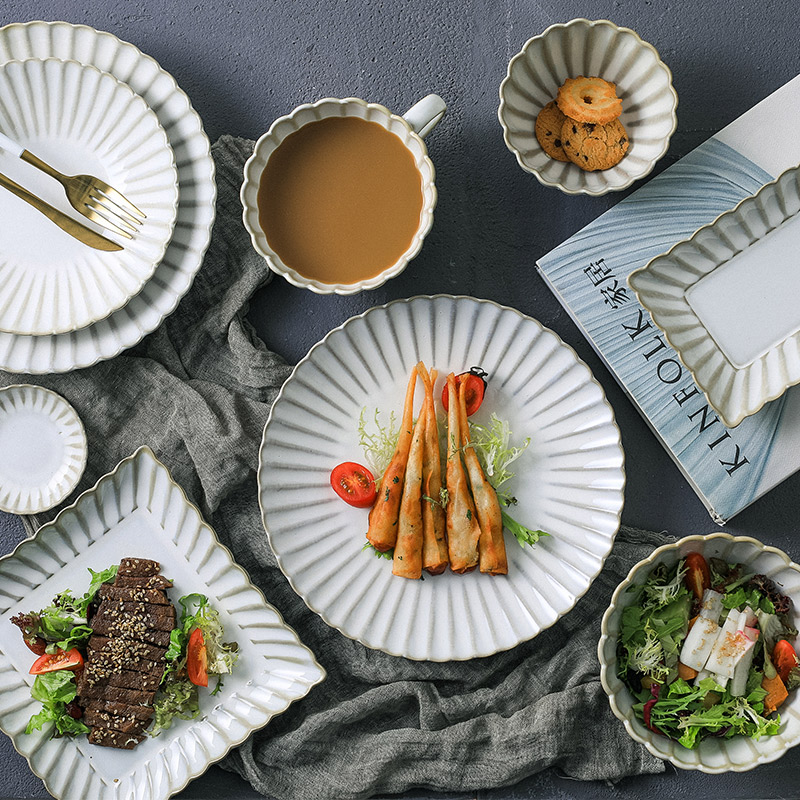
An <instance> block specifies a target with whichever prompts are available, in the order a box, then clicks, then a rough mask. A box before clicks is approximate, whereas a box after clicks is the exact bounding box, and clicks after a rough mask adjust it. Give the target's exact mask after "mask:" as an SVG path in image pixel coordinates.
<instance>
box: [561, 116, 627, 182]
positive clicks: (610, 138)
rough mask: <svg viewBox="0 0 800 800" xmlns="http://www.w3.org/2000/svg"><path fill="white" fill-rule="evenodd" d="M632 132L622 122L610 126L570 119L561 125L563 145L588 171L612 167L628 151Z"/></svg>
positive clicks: (617, 121) (578, 163) (580, 165)
mask: <svg viewBox="0 0 800 800" xmlns="http://www.w3.org/2000/svg"><path fill="white" fill-rule="evenodd" d="M628 145H629V141H628V134H627V132H626V131H625V128H624V127H623V125H622V123H621V122H620V121H619V120H618V119H615V120H612V121H611V122H609V123H608V124H606V125H598V124H597V123H594V122H577V121H575V120H572V119H569V118H567V119H566V120H565V121H564V124H563V125H562V126H561V146H562V148H563V150H564V152H565V153H566V154H567V156H568V157H569V160H570V161H572V162H573V164H577V165H578V166H579V167H580V168H581V169H584V170H586V171H587V172H593V171H594V170H597V169H609V168H610V167H613V166H614V165H615V164H619V162H620V161H621V160H622V157H623V156H624V155H625V153H627V152H628Z"/></svg>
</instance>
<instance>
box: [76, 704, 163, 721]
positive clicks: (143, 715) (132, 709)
mask: <svg viewBox="0 0 800 800" xmlns="http://www.w3.org/2000/svg"><path fill="white" fill-rule="evenodd" d="M84 710H85V711H86V712H87V713H88V712H89V711H104V712H106V713H108V714H114V715H115V716H117V717H130V716H133V717H136V719H140V720H142V721H143V722H147V721H148V720H150V719H152V718H153V706H129V705H128V704H127V703H118V702H116V701H115V700H87V701H86V705H85V706H84ZM84 716H85V715H84ZM87 724H88V723H87Z"/></svg>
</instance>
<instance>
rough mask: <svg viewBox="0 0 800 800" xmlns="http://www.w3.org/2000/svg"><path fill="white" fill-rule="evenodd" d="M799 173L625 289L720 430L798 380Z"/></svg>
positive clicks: (639, 273) (637, 275)
mask: <svg viewBox="0 0 800 800" xmlns="http://www.w3.org/2000/svg"><path fill="white" fill-rule="evenodd" d="M798 250H800V167H793V168H792V169H789V170H787V171H786V172H784V173H783V174H782V175H781V176H780V177H779V178H777V179H776V180H774V181H772V182H770V183H767V184H766V185H765V186H763V187H762V188H761V189H759V191H758V192H757V193H756V194H754V195H753V196H752V197H747V198H745V199H744V200H742V202H741V203H739V205H737V206H736V207H735V208H734V209H732V210H731V211H727V212H725V213H724V214H722V215H720V216H719V217H717V219H716V220H714V222H712V223H711V224H710V225H706V226H704V227H702V228H700V229H699V230H698V231H696V232H695V233H694V234H692V236H691V237H690V238H689V239H686V240H684V241H682V242H679V243H678V244H676V245H675V246H674V247H673V248H672V249H671V250H669V252H667V253H664V254H663V255H660V256H656V258H654V259H652V260H651V261H650V262H649V263H648V264H647V265H646V266H644V267H642V268H641V269H639V270H635V271H634V272H632V273H631V274H630V275H629V276H628V283H629V284H630V286H631V288H633V290H634V291H635V292H636V295H637V297H638V299H639V302H640V303H641V304H642V305H643V306H644V307H645V308H646V309H647V310H648V311H649V312H650V315H651V316H652V317H653V321H654V322H655V323H656V325H658V327H659V328H661V330H663V331H664V333H665V335H666V337H667V340H668V341H669V343H670V345H672V347H673V348H674V349H675V350H676V351H677V353H678V355H679V356H680V358H681V361H683V363H684V364H685V365H686V366H687V367H688V369H689V370H690V371H691V373H692V376H693V377H694V379H695V382H696V383H697V385H698V386H699V387H700V388H701V389H702V390H703V391H704V392H705V394H706V397H707V398H708V401H709V403H710V404H711V406H712V407H713V408H714V410H715V411H716V412H717V414H718V415H719V418H720V419H721V420H722V421H723V423H724V424H725V425H726V426H727V427H734V426H736V425H738V424H739V423H740V422H741V421H742V420H743V419H744V418H745V417H748V416H750V415H751V414H755V413H756V412H757V411H759V410H760V409H761V408H762V407H763V405H764V404H765V403H767V402H769V401H770V400H775V399H776V398H778V397H780V396H781V395H782V394H783V393H784V392H785V391H786V390H787V389H788V388H789V387H790V386H793V385H794V384H796V383H799V382H800V308H798V304H797V297H798V293H800V277H798V272H797V252H798Z"/></svg>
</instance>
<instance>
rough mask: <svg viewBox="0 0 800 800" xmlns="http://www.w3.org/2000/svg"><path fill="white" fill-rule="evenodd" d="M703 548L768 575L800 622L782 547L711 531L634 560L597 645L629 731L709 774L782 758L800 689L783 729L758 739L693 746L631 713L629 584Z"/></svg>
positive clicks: (656, 751)
mask: <svg viewBox="0 0 800 800" xmlns="http://www.w3.org/2000/svg"><path fill="white" fill-rule="evenodd" d="M691 552H698V553H702V554H703V555H704V556H705V557H706V558H710V557H716V558H721V559H723V560H724V561H727V562H729V563H733V562H738V563H742V564H746V565H747V566H748V567H750V568H751V570H752V572H755V573H758V574H763V575H766V576H767V577H769V578H771V579H772V580H773V581H775V583H776V584H778V587H779V589H780V591H781V592H783V593H784V594H785V595H787V596H788V597H790V598H791V599H792V601H793V608H792V610H791V612H790V614H791V615H792V619H793V625H794V626H795V627H797V625H798V610H797V609H798V604H800V566H798V565H797V564H795V563H794V562H793V561H792V560H791V559H790V558H789V556H787V555H786V553H784V552H783V551H782V550H778V549H777V548H775V547H769V546H768V545H765V544H762V543H761V542H759V541H758V540H756V539H751V538H750V537H748V536H731V535H730V534H728V533H713V534H710V535H708V536H687V537H686V538H685V539H681V540H680V541H679V542H676V543H674V544H667V545H664V546H663V547H659V548H658V549H657V550H655V551H654V552H653V553H652V554H651V555H650V556H649V557H648V558H645V559H643V560H642V561H640V562H639V563H638V564H636V565H635V566H634V567H633V568H632V569H631V571H630V572H629V573H628V576H627V578H625V580H624V581H623V582H622V583H621V584H620V585H619V586H618V587H617V589H616V591H615V592H614V595H613V597H612V598H611V605H610V606H609V607H608V609H607V610H606V613H605V614H604V615H603V621H602V623H601V626H600V631H601V636H600V642H599V644H598V646H597V655H598V658H599V659H600V681H601V682H602V684H603V689H605V691H606V694H608V699H609V702H610V703H611V710H612V711H613V712H614V715H615V716H616V717H617V718H618V719H620V720H621V721H622V723H623V724H624V725H625V730H627V731H628V733H629V734H630V735H631V737H632V738H633V739H635V740H636V741H637V742H641V744H643V745H644V746H645V747H646V748H647V749H648V750H649V751H650V752H651V753H652V754H653V755H654V756H656V757H657V758H663V759H664V760H666V761H669V762H670V763H672V764H674V765H675V766H676V767H680V768H681V769H690V770H698V771H700V772H707V773H710V774H718V773H722V772H746V771H747V770H750V769H753V768H754V767H757V766H758V765H759V764H766V763H768V762H770V761H775V760H776V759H778V758H780V757H781V756H782V755H783V754H784V753H785V752H786V751H787V750H788V749H789V748H790V747H794V746H795V745H796V744H798V742H800V693H798V692H796V691H795V692H792V693H791V694H790V695H789V699H788V700H786V702H785V703H784V704H783V705H782V706H781V708H780V717H781V726H780V731H779V732H778V733H777V734H775V735H774V736H764V737H762V738H761V739H760V740H759V741H755V740H753V739H751V738H749V737H747V736H734V737H732V738H730V739H725V738H717V737H709V738H707V739H703V741H702V742H700V744H699V745H698V747H696V748H694V749H689V748H687V747H684V746H683V745H681V744H679V743H678V742H677V741H675V740H674V739H669V738H667V737H666V736H661V735H659V734H657V733H654V732H653V731H651V730H649V729H648V728H647V727H645V725H644V723H643V722H642V721H641V720H639V719H638V718H637V717H636V716H635V715H634V713H633V705H634V703H635V702H636V700H635V698H634V697H633V696H632V695H631V693H630V692H629V691H628V688H627V687H626V686H625V685H624V684H623V682H622V680H620V678H619V677H618V676H617V642H618V637H619V632H620V620H621V618H622V613H623V611H624V609H625V607H626V606H627V605H629V604H630V601H631V599H632V596H631V595H628V596H627V597H626V590H627V589H628V588H629V587H630V586H638V585H640V584H642V583H644V581H645V580H646V578H647V576H648V575H649V574H650V572H651V570H653V569H654V568H655V567H656V566H658V565H659V564H667V565H668V566H673V565H675V564H677V563H678V561H679V560H680V559H681V558H683V557H685V556H686V554H687V553H691Z"/></svg>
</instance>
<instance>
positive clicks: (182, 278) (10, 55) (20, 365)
mask: <svg viewBox="0 0 800 800" xmlns="http://www.w3.org/2000/svg"><path fill="white" fill-rule="evenodd" d="M30 58H36V59H46V58H59V59H63V60H75V61H78V62H80V63H83V64H91V65H93V66H95V67H97V68H98V69H99V70H101V71H103V72H109V73H111V74H112V75H114V77H115V78H117V80H120V81H122V82H123V83H127V84H128V86H130V87H131V89H132V90H133V91H134V92H136V93H137V94H138V95H139V96H140V97H142V99H143V100H144V101H145V102H146V103H147V105H148V106H150V108H151V109H153V111H154V112H155V114H156V116H157V117H158V121H159V122H160V124H161V126H162V127H163V128H164V130H165V131H166V134H167V138H168V140H169V144H170V147H171V148H172V151H173V153H174V155H175V164H176V167H177V170H178V184H179V189H180V193H179V197H178V217H177V219H176V221H175V227H174V230H173V235H172V238H171V239H170V243H169V245H168V246H167V251H166V253H165V254H164V258H163V260H162V261H161V263H160V264H159V265H158V267H157V268H156V271H155V273H154V275H153V277H152V278H151V279H150V280H149V281H148V282H147V283H146V284H145V285H144V287H143V288H142V290H141V291H140V292H139V293H138V294H137V295H136V296H135V297H133V298H132V299H131V300H130V301H129V302H128V303H127V304H126V305H124V306H123V307H122V308H120V309H119V310H117V311H115V312H114V313H113V314H111V315H110V316H108V317H106V318H105V319H102V320H100V321H99V322H96V323H94V324H93V325H90V326H88V327H86V328H81V329H80V330H77V331H72V332H70V333H61V334H54V335H51V336H20V335H17V334H10V333H0V369H4V370H6V371H8V372H26V373H33V374H43V373H50V372H68V371H70V370H73V369H78V368H82V367H88V366H91V365H92V364H94V363H96V362H97V361H100V360H103V359H108V358H113V357H114V356H116V355H118V354H119V353H121V352H122V351H123V350H125V349H126V348H128V347H132V346H133V345H135V344H136V343H137V342H139V341H140V340H141V339H142V338H143V337H144V336H146V335H147V334H148V333H151V332H152V331H154V330H155V329H156V328H157V327H158V326H159V325H160V324H161V323H162V322H163V321H164V319H165V318H166V317H167V316H168V315H169V314H171V313H172V312H173V311H174V310H175V308H176V307H177V305H178V302H179V301H180V299H181V298H182V297H183V296H184V295H185V294H186V292H187V291H188V290H189V287H190V286H191V285H192V281H193V280H194V276H195V275H196V273H197V271H198V270H199V269H200V265H201V264H202V261H203V255H204V254H205V251H206V248H207V247H208V243H209V240H210V236H211V225H212V224H213V222H214V212H215V198H216V188H215V186H214V162H213V160H212V158H211V153H210V146H209V142H208V139H207V138H206V135H205V133H203V127H202V124H201V122H200V118H199V117H198V115H197V113H196V112H195V111H194V109H193V108H192V106H191V104H190V103H189V100H188V98H187V97H186V95H185V94H184V93H183V91H182V90H181V89H180V88H179V87H178V85H177V84H176V83H175V79H174V78H173V77H172V76H171V75H170V74H169V73H168V72H165V71H164V70H163V69H161V67H160V66H159V65H158V64H157V63H156V62H155V60H153V59H152V58H151V57H150V56H147V55H145V54H144V53H142V52H141V50H139V49H138V48H136V47H134V46H133V45H132V44H129V43H127V42H123V41H121V40H119V39H117V37H116V36H113V35H112V34H110V33H103V32H101V31H97V30H94V29H93V28H89V27H86V26H84V25H72V24H70V23H67V22H27V23H21V24H20V23H15V24H12V25H6V26H5V27H4V28H0V64H2V63H5V62H7V61H12V60H23V59H30Z"/></svg>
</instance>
